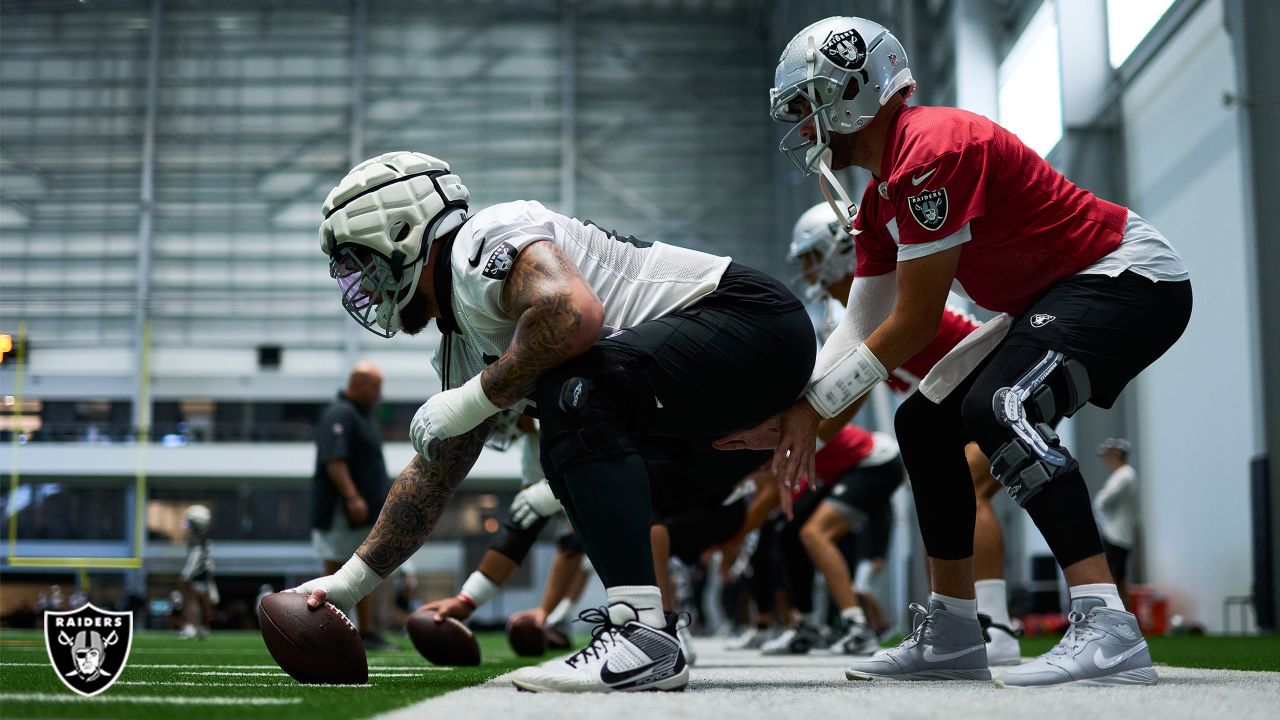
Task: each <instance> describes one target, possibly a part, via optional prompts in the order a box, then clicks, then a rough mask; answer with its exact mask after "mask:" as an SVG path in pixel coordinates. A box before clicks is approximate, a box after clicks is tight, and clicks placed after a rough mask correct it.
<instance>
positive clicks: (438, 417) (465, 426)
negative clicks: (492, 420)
mask: <svg viewBox="0 0 1280 720" xmlns="http://www.w3.org/2000/svg"><path fill="white" fill-rule="evenodd" d="M426 408H427V422H428V425H429V434H430V435H431V437H435V438H440V439H442V440H443V439H444V438H451V437H455V436H458V435H461V434H463V433H465V432H468V431H470V430H472V429H474V428H475V427H476V426H477V425H479V424H480V423H482V422H484V421H485V420H487V419H488V418H489V417H491V416H492V415H493V414H494V413H496V412H498V411H499V410H501V409H502V408H500V407H498V406H497V405H494V404H493V403H492V402H490V401H489V396H488V395H485V394H484V387H483V386H482V385H481V384H480V376H479V375H476V376H475V377H473V378H471V379H470V380H468V381H467V382H466V383H464V384H463V386H462V387H460V388H456V389H454V390H446V391H445V392H442V393H437V394H435V395H432V396H431V399H430V400H427V405H426Z"/></svg>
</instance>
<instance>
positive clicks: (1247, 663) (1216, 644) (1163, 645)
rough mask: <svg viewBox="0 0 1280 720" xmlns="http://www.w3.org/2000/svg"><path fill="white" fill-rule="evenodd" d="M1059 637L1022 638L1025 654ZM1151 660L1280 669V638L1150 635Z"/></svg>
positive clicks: (1221, 667)
mask: <svg viewBox="0 0 1280 720" xmlns="http://www.w3.org/2000/svg"><path fill="white" fill-rule="evenodd" d="M1058 639H1059V638H1056V637H1053V638H1050V637H1034V638H1023V639H1022V655H1023V656H1024V657H1030V656H1034V655H1038V654H1040V653H1042V652H1044V651H1046V650H1048V649H1049V648H1051V647H1053V646H1054V645H1056V644H1057V642H1058ZM1147 644H1148V645H1150V646H1151V659H1152V660H1153V661H1155V663H1156V664H1157V665H1173V666H1175V667H1189V668H1206V669H1209V670H1273V671H1280V637H1275V636H1273V637H1193V636H1189V635H1181V636H1177V637H1158V636H1157V637H1148V638H1147Z"/></svg>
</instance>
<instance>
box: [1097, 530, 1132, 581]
mask: <svg viewBox="0 0 1280 720" xmlns="http://www.w3.org/2000/svg"><path fill="white" fill-rule="evenodd" d="M1102 552H1104V553H1106V556H1107V567H1108V568H1110V569H1111V579H1112V580H1115V581H1116V582H1124V581H1125V579H1126V578H1127V577H1128V576H1129V548H1127V547H1121V546H1119V545H1112V544H1111V543H1109V542H1107V539H1106V538H1103V539H1102Z"/></svg>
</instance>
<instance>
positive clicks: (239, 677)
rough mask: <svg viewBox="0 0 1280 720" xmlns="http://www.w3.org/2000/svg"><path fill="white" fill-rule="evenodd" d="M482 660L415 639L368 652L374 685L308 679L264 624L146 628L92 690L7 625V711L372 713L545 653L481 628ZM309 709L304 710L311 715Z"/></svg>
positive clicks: (7, 714) (0, 661) (3, 642)
mask: <svg viewBox="0 0 1280 720" xmlns="http://www.w3.org/2000/svg"><path fill="white" fill-rule="evenodd" d="M477 638H478V639H479V641H480V649H481V656H482V657H483V662H482V664H481V665H480V666H479V667H470V668H438V667H434V666H432V665H431V664H429V663H428V662H427V661H426V660H424V659H423V658H422V656H421V655H419V654H418V652H417V651H416V650H414V649H413V646H412V645H410V644H409V641H408V639H407V638H400V639H398V643H399V644H400V645H401V646H402V647H403V649H402V650H401V651H399V652H374V653H369V684H368V685H363V686H353V687H335V686H324V687H321V686H302V685H298V684H297V683H296V682H294V681H293V679H292V678H290V677H289V676H288V675H285V674H284V672H283V671H281V670H280V669H279V668H278V667H277V666H276V665H275V662H274V661H272V659H271V656H270V655H268V654H267V650H266V647H265V646H264V645H263V644H262V638H261V637H260V636H259V635H258V633H256V632H222V633H215V634H214V635H213V636H212V638H210V639H209V640H205V641H198V640H178V639H177V638H175V637H174V636H173V635H172V634H169V633H154V632H152V633H140V634H139V635H137V636H135V637H134V639H133V649H132V650H131V652H130V654H129V662H128V665H127V666H126V667H125V669H124V672H123V674H122V675H121V677H120V679H119V680H117V681H116V684H115V685H113V686H111V688H110V689H109V690H107V691H106V692H104V693H102V694H100V695H98V696H95V697H92V698H84V697H80V696H79V695H76V694H75V693H72V692H71V691H70V690H68V689H67V688H66V686H64V685H63V684H62V682H61V681H60V680H58V678H57V677H55V676H54V671H53V668H52V666H51V665H50V664H49V658H48V656H47V655H46V653H45V648H44V639H43V636H42V635H41V633H40V632H39V631H31V630H3V631H0V717H2V718H3V719H4V720H20V719H21V718H86V717H92V718H130V719H133V718H143V719H151V718H184V719H185V718H191V717H199V718H201V720H204V719H205V718H208V719H209V720H214V719H215V718H237V719H240V720H244V719H247V718H258V717H267V716H271V717H273V718H280V717H290V718H292V717H304V716H305V717H315V718H325V720H345V719H346V718H363V717H369V716H371V715H374V714H376V713H379V712H382V711H384V710H390V709H393V708H397V707H402V706H404V705H409V704H411V703H414V702H417V701H419V700H422V699H424V698H427V697H430V696H432V695H439V694H442V693H446V692H449V691H450V690H456V689H457V688H461V687H466V686H468V685H475V684H478V683H482V682H484V681H485V680H488V679H489V678H492V677H495V676H497V675H501V674H502V673H505V672H507V671H509V670H511V669H513V668H516V667H519V666H521V665H527V664H529V663H530V662H536V661H539V659H537V658H534V659H532V660H531V659H529V658H517V657H516V656H515V654H514V653H512V651H511V649H510V647H508V646H507V641H506V637H505V636H504V635H503V634H502V633H500V632H495V633H481V634H477ZM304 714H305V715H304Z"/></svg>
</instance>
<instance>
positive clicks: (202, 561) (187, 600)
mask: <svg viewBox="0 0 1280 720" xmlns="http://www.w3.org/2000/svg"><path fill="white" fill-rule="evenodd" d="M212 524H213V513H212V512H210V510H209V508H208V507H207V506H205V505H192V506H190V507H188V508H187V509H186V511H185V512H183V514H182V526H183V527H184V528H185V529H186V531H187V561H186V563H185V564H183V566H182V572H181V573H180V574H179V575H178V588H179V590H181V591H182V600H183V603H182V612H183V625H182V630H181V631H180V632H179V633H178V637H180V638H182V639H183V640H190V639H192V638H199V639H201V640H206V639H208V637H209V630H210V628H211V626H212V625H213V609H214V607H215V606H217V604H218V602H219V600H220V598H219V596H218V584H217V583H216V582H215V581H214V578H213V567H214V565H213V543H212V542H210V541H209V528H210V526H211V525H212Z"/></svg>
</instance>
